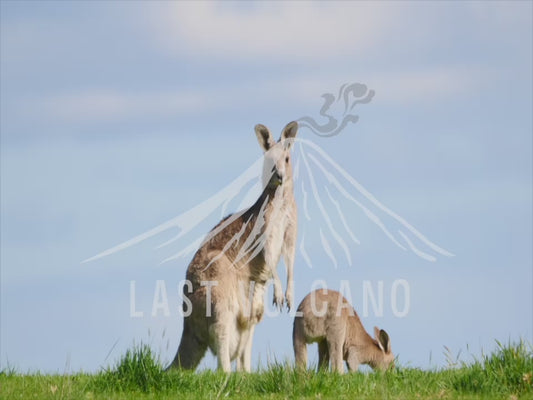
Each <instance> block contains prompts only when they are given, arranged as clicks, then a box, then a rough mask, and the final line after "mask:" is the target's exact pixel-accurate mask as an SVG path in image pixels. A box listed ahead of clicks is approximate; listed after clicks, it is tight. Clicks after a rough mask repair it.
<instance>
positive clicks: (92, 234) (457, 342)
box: [0, 1, 533, 372]
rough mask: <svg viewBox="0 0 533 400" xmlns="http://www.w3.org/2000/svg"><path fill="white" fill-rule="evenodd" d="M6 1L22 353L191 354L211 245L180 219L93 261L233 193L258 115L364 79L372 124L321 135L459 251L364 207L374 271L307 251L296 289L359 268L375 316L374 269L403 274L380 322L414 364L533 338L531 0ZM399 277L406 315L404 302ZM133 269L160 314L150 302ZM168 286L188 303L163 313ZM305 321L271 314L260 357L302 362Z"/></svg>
mask: <svg viewBox="0 0 533 400" xmlns="http://www.w3.org/2000/svg"><path fill="white" fill-rule="evenodd" d="M0 7H1V36H0V45H1V48H0V56H1V59H0V84H1V85H0V94H1V103H0V129H1V193H0V195H1V222H0V223H1V259H0V260H1V304H0V307H1V308H0V310H1V313H0V365H1V367H2V368H3V367H5V366H6V365H8V364H9V365H13V366H15V367H16V368H18V369H19V370H21V371H28V370H31V371H35V370H41V371H61V372H62V371H64V370H65V369H67V370H69V371H78V370H84V371H95V370H98V369H99V368H100V367H101V366H105V365H108V364H109V363H111V362H113V360H115V359H116V358H117V357H119V356H120V354H122V352H123V351H124V350H125V349H126V348H128V347H130V346H131V345H132V343H133V342H136V343H139V342H141V341H143V342H147V343H150V344H151V345H152V347H153V348H154V350H156V351H158V352H159V353H160V354H161V358H162V359H163V360H170V359H172V357H173V356H174V353H175V351H176V348H177V345H178V342H179V338H180V335H181V326H182V320H181V318H180V317H179V316H178V314H177V311H176V310H177V309H178V304H179V298H178V289H177V285H178V284H179V282H180V281H181V280H182V279H184V277H185V270H186V267H187V263H188V261H189V260H188V259H187V258H183V259H180V260H176V261H174V262H171V263H166V264H162V265H161V264H160V263H161V261H162V260H163V259H164V258H166V256H168V255H169V254H172V253H173V252H176V251H179V250H180V248H181V247H180V246H183V245H184V244H186V243H177V244H176V245H175V247H174V248H172V249H160V250H156V249H155V247H156V246H157V245H159V244H160V243H161V242H163V241H164V240H166V239H168V238H170V237H171V236H173V235H174V234H175V233H176V232H166V233H164V234H162V236H160V237H158V238H152V239H149V240H147V241H145V242H142V243H140V244H139V245H137V246H134V247H130V248H128V249H126V250H124V251H122V252H119V253H116V254H113V255H111V256H109V257H106V258H103V259H100V260H97V261H94V262H92V263H86V264H81V261H82V260H84V259H86V258H88V257H91V256H93V255H95V254H97V253H99V252H100V251H103V250H105V249H107V248H109V247H111V246H114V245H116V244H118V243H120V242H123V241H125V240H127V239H130V238H132V237H134V236H136V235H138V234H140V233H143V232H145V231H147V230H149V229H151V228H153V227H155V226H157V225H159V224H160V223H163V222H165V221H167V220H169V219H171V218H173V217H175V216H177V215H180V214H182V213H184V212H185V211H187V210H189V209H190V208H191V207H194V206H195V205H197V204H198V203H200V202H202V201H203V200H205V199H207V198H210V197H211V196H212V195H214V194H215V193H216V192H218V191H219V190H220V189H222V188H224V187H226V185H228V184H229V183H230V182H232V181H233V180H234V179H235V178H237V177H238V176H239V175H240V174H241V173H242V172H243V171H244V170H246V169H247V168H248V167H249V166H250V165H252V164H253V163H254V162H255V161H256V160H257V159H258V158H259V157H260V156H261V150H260V148H259V146H258V144H257V141H256V138H255V134H254V132H253V126H254V125H255V124H256V123H263V124H265V125H267V126H269V127H270V128H271V130H272V131H273V133H274V135H275V136H277V135H278V134H279V132H280V131H281V129H282V127H283V126H284V125H285V124H286V123H287V122H289V121H291V120H294V119H297V118H299V117H302V116H306V115H307V116H313V117H315V118H317V119H319V114H318V112H319V110H320V107H321V106H322V101H323V99H322V98H321V97H320V96H321V95H322V94H323V93H327V92H330V93H337V91H338V90H339V88H340V87H341V85H342V84H343V83H347V82H360V83H364V84H366V85H367V86H368V88H371V89H373V90H375V93H376V94H375V97H374V98H373V100H372V101H371V102H370V103H369V104H365V105H358V106H357V107H356V114H357V115H359V121H358V122H357V124H355V125H351V126H350V127H349V128H347V129H346V130H344V131H343V132H341V134H339V135H338V136H335V137H332V138H327V139H326V138H320V137H318V136H315V135H313V134H312V133H311V132H310V131H309V130H303V129H302V130H301V132H300V133H299V135H300V136H301V137H302V138H305V139H307V140H311V141H313V143H315V144H316V145H318V146H320V148H322V149H323V150H324V151H325V152H326V153H327V154H328V155H329V156H330V157H331V158H332V159H334V160H335V162H336V163H338V164H339V165H340V166H341V167H342V168H343V169H344V170H346V171H347V172H348V173H349V174H350V175H351V176H352V177H354V178H355V179H356V180H357V181H358V182H359V183H361V184H362V185H363V186H364V187H365V188H367V189H368V190H369V191H370V192H371V193H372V194H373V195H374V196H375V197H376V198H377V199H378V200H379V201H380V202H382V203H384V204H385V205H386V206H387V207H389V208H390V209H392V210H394V211H395V212H396V213H397V214H399V215H400V216H402V217H403V218H404V219H405V220H407V221H408V222H409V223H411V224H412V225H413V226H414V227H416V228H417V229H418V230H419V231H420V232H422V233H423V234H424V235H426V236H427V237H428V238H429V239H430V240H432V241H433V242H435V243H436V244H438V245H439V246H441V247H443V248H445V249H446V250H448V251H450V252H452V253H454V254H455V257H442V256H439V257H437V261H436V262H434V263H432V262H428V261H426V260H423V259H421V258H419V257H417V256H416V255H415V254H413V253H412V252H404V251H401V250H400V249H398V248H397V247H396V246H395V245H394V244H393V243H391V242H390V241H389V240H388V239H387V238H386V237H385V236H384V235H383V234H382V232H381V231H379V230H378V229H376V226H375V225H374V224H372V223H371V222H370V221H369V220H368V218H366V217H365V216H364V214H362V213H361V212H360V210H358V209H357V208H354V207H350V206H349V205H348V204H342V207H343V210H344V212H345V214H346V215H347V217H348V219H349V221H350V226H351V228H352V229H353V231H354V233H355V234H356V235H357V236H358V238H359V239H360V241H361V244H360V245H355V244H354V245H353V246H351V256H352V265H351V266H350V265H348V263H346V262H345V258H343V257H340V256H339V266H338V268H336V269H335V268H334V267H333V265H332V264H331V262H330V260H329V259H328V257H327V256H326V255H325V254H324V253H323V252H321V251H313V252H311V254H310V255H311V256H312V261H313V268H309V267H308V266H307V265H306V263H305V261H304V260H303V259H302V257H301V255H300V254H297V258H296V266H295V270H296V272H295V286H296V287H295V289H296V301H297V302H299V301H300V300H301V299H302V298H303V297H304V296H305V294H307V292H308V291H309V290H310V285H311V284H312V282H313V281H314V280H316V279H322V280H325V281H326V282H327V284H328V286H329V287H332V288H334V289H338V288H339V285H340V282H341V281H342V280H347V281H349V282H350V288H351V294H352V301H353V304H354V306H355V308H356V309H357V310H358V311H360V312H361V313H362V303H363V296H362V293H363V285H364V284H363V282H364V281H369V282H370V283H371V285H372V286H373V287H374V289H375V290H377V286H378V282H379V281H383V286H384V312H383V316H375V315H372V313H370V315H368V316H367V317H364V318H363V324H364V325H365V327H366V328H367V330H369V331H371V329H372V327H373V326H374V325H378V326H380V327H382V328H384V329H386V330H387V331H388V332H389V334H390V336H391V341H392V348H393V351H394V352H395V353H396V354H399V357H400V361H401V362H402V363H403V364H407V365H412V366H421V367H425V368H427V367H435V366H444V365H445V363H446V362H445V356H444V354H443V351H444V346H447V347H449V348H450V349H451V350H452V351H453V352H455V353H457V352H459V350H462V351H463V356H462V357H464V358H468V357H467V356H466V355H464V354H465V353H468V351H467V350H466V348H467V346H468V348H469V352H471V353H474V354H476V355H479V354H480V352H481V349H484V350H485V351H487V350H490V349H492V348H494V346H495V340H501V341H507V340H508V339H511V340H518V339H519V338H520V337H522V338H525V339H528V340H529V341H533V338H532V335H533V327H532V325H533V306H532V304H533V298H532V291H533V290H532V287H533V277H532V244H531V243H532V215H531V212H532V114H531V109H532V77H531V70H532V50H531V49H532V5H531V2H518V1H516V2H461V3H456V2H445V1H442V2H413V3H410V2H394V3H388V2H377V3H374V2H353V3H348V2H339V3H335V2H328V3H319V2H311V3H305V2H294V3H277V2H276V3H259V4H258V3H252V4H243V3H240V2H239V3H231V2H225V3H222V4H218V3H214V2H206V3H192V2H186V3H178V2H118V1H117V2H82V1H76V2H74V1H72V2H47V1H42V2H23V1H18V2H14V1H2V2H1V3H0ZM294 157H295V159H297V158H298V157H299V155H298V154H295V156H294ZM295 162H296V161H295ZM326 185H327V182H325V180H322V181H320V182H319V186H320V188H321V190H322V188H324V187H326ZM296 196H297V198H298V199H299V202H300V201H301V200H302V194H301V193H298V192H297V193H296ZM299 207H300V221H302V224H301V229H300V238H301V237H302V234H304V235H306V240H308V243H310V244H311V248H313V249H314V248H317V249H320V247H321V246H318V245H317V246H314V244H316V243H318V242H316V243H315V242H313V240H317V235H316V233H317V231H318V230H319V228H320V227H321V226H320V224H323V221H321V220H320V219H317V220H315V219H313V220H312V221H311V222H309V223H307V222H306V220H305V218H302V214H301V213H302V204H301V202H300V203H299ZM233 211H235V210H233ZM310 211H313V209H311V210H310ZM314 212H316V209H315V210H314ZM218 218H219V216H218V215H212V216H209V217H208V218H207V219H206V220H205V221H204V222H203V223H202V224H199V226H198V227H197V231H198V232H197V233H198V234H199V235H200V234H202V233H204V232H206V231H207V230H208V229H209V228H210V227H211V226H212V225H214V224H215V223H217V222H218ZM387 223H389V224H390V222H387ZM313 235H314V236H313ZM313 237H314V239H313ZM334 250H335V251H336V252H337V251H338V252H339V253H338V254H341V252H342V250H340V249H334ZM343 262H344V264H343ZM279 271H280V275H283V274H282V273H283V266H280V269H279ZM398 279H405V280H406V281H407V282H408V283H409V288H410V309H409V313H408V315H407V316H405V317H403V318H398V317H396V316H395V315H394V314H393V312H392V310H391V307H390V301H391V300H390V289H391V286H392V284H393V282H394V281H395V280H398ZM132 280H133V281H135V282H136V307H137V309H138V310H142V311H144V317H143V318H131V317H130V281H132ZM157 280H164V281H165V283H166V286H167V291H168V298H169V302H170V306H171V307H172V312H171V316H170V317H165V316H162V315H157V316H156V317H152V316H151V315H150V310H151V307H152V301H153V297H154V289H155V285H156V281H157ZM282 280H283V279H282ZM291 329H292V319H291V317H289V316H288V315H287V314H286V313H285V314H283V315H281V316H279V317H278V318H267V319H265V320H264V321H263V322H262V323H261V324H260V325H259V326H258V327H257V329H256V336H255V341H254V350H253V364H254V365H255V366H257V365H264V364H265V363H266V362H267V360H271V359H273V358H276V359H278V360H284V359H289V360H292V358H293V356H292V345H291V341H290V332H291ZM310 354H314V351H312V352H311V353H310ZM314 357H315V359H316V356H314ZM312 359H313V358H312ZM213 365H215V364H214V361H213V357H212V356H211V355H208V356H206V358H205V360H204V362H203V364H202V366H203V367H213Z"/></svg>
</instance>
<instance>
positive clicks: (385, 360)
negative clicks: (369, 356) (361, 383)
mask: <svg viewBox="0 0 533 400" xmlns="http://www.w3.org/2000/svg"><path fill="white" fill-rule="evenodd" d="M374 339H376V341H377V344H378V347H379V349H380V350H381V352H382V356H381V357H379V358H378V359H376V360H375V366H374V368H376V369H379V370H382V371H385V370H387V369H389V368H390V367H391V366H394V354H392V351H391V345H390V338H389V334H388V333H387V332H385V331H384V330H383V329H379V328H378V327H377V326H376V327H374Z"/></svg>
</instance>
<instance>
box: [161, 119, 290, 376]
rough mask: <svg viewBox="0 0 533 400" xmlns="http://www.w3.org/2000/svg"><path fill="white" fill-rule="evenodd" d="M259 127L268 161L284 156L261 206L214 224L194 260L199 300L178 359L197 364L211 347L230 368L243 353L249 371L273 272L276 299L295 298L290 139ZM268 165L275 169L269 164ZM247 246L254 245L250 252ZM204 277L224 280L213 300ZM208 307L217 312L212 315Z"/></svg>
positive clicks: (241, 362)
mask: <svg viewBox="0 0 533 400" xmlns="http://www.w3.org/2000/svg"><path fill="white" fill-rule="evenodd" d="M296 129H297V125H296V123H291V124H288V125H287V127H285V130H284V132H283V134H282V138H283V139H285V138H294V136H295V135H296ZM256 134H257V137H258V140H259V142H260V144H261V146H262V147H263V149H264V150H265V151H267V150H270V149H271V148H274V149H273V150H274V151H273V152H270V153H268V154H269V157H270V158H269V159H268V160H269V161H272V154H276V155H279V156H280V157H283V159H282V160H278V159H277V158H280V157H277V158H276V159H275V160H274V161H272V162H274V165H275V168H274V171H275V174H274V175H272V176H270V175H268V176H267V177H266V178H265V174H263V178H264V189H263V192H262V193H261V195H260V196H259V198H258V199H257V201H256V202H255V203H254V205H252V206H251V207H250V208H249V209H247V210H244V211H242V212H239V213H237V214H235V215H230V216H228V217H226V218H225V219H223V220H222V221H221V222H220V223H219V224H218V225H217V226H215V227H214V228H213V229H212V231H211V232H210V233H209V234H208V235H207V237H206V239H205V240H204V242H203V244H202V245H201V247H200V248H199V249H198V251H197V252H196V254H195V255H194V257H193V259H192V261H191V263H190V264H189V267H188V268H187V280H189V281H190V282H191V283H192V293H188V290H187V287H184V295H185V296H187V297H188V298H189V300H190V301H191V303H192V313H191V314H190V315H189V316H186V317H185V318H184V326H183V335H182V339H181V343H180V345H179V348H178V352H177V354H176V356H175V358H174V361H173V362H172V365H171V366H175V367H181V368H186V369H195V368H196V366H197V365H198V363H199V362H200V361H201V359H202V358H203V356H204V354H205V351H206V350H207V348H208V347H209V348H210V349H211V350H212V351H213V353H214V354H216V355H217V358H218V367H219V368H221V369H223V370H224V371H230V369H231V364H230V363H231V361H232V360H234V359H237V369H239V370H246V371H249V370H250V358H251V346H252V338H253V333H254V329H255V325H256V324H257V323H258V322H259V321H261V319H262V317H263V311H264V305H263V297H264V291H265V285H266V284H267V281H268V280H269V279H271V278H274V303H276V304H277V305H278V306H279V307H281V305H282V304H283V302H284V301H285V300H286V301H287V304H288V305H289V306H290V305H291V302H292V285H293V283H292V263H293V260H294V247H295V246H294V243H295V241H296V204H295V202H294V197H293V187H292V171H291V168H290V163H289V162H286V161H285V160H286V157H288V154H289V149H290V144H289V145H287V144H286V143H285V142H283V143H279V144H276V142H275V141H273V139H272V138H271V135H270V132H269V131H268V130H267V129H266V127H264V126H262V125H258V126H257V127H256ZM276 146H280V147H276ZM282 146H285V147H282ZM265 159H267V156H265ZM268 168H269V170H268V172H269V173H270V174H271V170H272V168H271V167H270V165H269V166H268ZM256 240H257V242H256ZM256 245H257V247H256ZM245 249H248V251H247V252H243V250H245ZM255 249H257V253H256V254H255V255H254V256H253V257H252V255H253V253H254V250H255ZM243 253H244V254H245V255H244V257H241V258H240V256H242V254H243ZM282 254H283V255H284V257H285V263H286V264H287V294H286V297H285V298H284V297H283V293H282V291H281V283H280V281H279V277H278V275H277V272H276V267H277V264H278V261H279V258H280V256H281V255H282ZM205 281H214V282H216V283H217V285H216V286H212V287H211V301H210V303H209V304H207V291H208V288H207V287H206V286H202V282H205ZM208 306H209V307H210V308H211V316H207V315H206V310H207V307H208Z"/></svg>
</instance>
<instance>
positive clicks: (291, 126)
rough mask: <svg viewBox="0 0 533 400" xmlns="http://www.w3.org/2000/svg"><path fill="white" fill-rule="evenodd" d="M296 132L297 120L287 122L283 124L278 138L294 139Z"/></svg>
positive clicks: (280, 139)
mask: <svg viewBox="0 0 533 400" xmlns="http://www.w3.org/2000/svg"><path fill="white" fill-rule="evenodd" d="M297 133H298V122H296V121H292V122H289V123H288V124H287V125H286V126H285V128H283V132H281V137H280V138H279V141H282V140H284V139H294V138H295V137H296V134H297Z"/></svg>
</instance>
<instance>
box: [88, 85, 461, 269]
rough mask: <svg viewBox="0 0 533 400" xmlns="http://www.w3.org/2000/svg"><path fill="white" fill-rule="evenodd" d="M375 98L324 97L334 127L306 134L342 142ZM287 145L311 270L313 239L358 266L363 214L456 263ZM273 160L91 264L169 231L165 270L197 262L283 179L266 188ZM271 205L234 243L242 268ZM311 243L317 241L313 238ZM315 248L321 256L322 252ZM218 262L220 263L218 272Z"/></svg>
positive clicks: (361, 90) (328, 165)
mask: <svg viewBox="0 0 533 400" xmlns="http://www.w3.org/2000/svg"><path fill="white" fill-rule="evenodd" d="M373 96H374V91H373V90H369V89H368V88H367V86H366V85H363V84H360V83H353V84H344V85H342V86H341V88H340V89H339V93H338V95H337V96H334V95H333V94H332V93H325V94H323V95H322V97H323V98H324V99H325V103H324V105H323V107H322V108H321V110H320V115H321V116H322V117H324V118H326V120H327V121H326V123H323V124H320V123H319V122H317V121H316V120H315V119H314V118H312V117H309V116H306V117H302V118H300V119H299V120H298V126H299V127H300V128H304V129H308V130H310V131H311V132H313V133H315V134H317V135H319V136H334V135H337V134H338V133H340V132H341V131H342V130H344V129H346V127H347V125H348V124H349V123H355V122H357V120H358V116H357V115H355V114H353V109H354V107H355V106H356V105H359V104H366V103H369V102H370V101H371V100H372V98H373ZM335 105H339V107H340V111H339V118H340V119H341V120H340V122H339V120H338V119H337V118H335V117H334V116H333V115H332V114H330V113H331V112H333V111H332V109H333V108H334V106H335ZM265 129H266V128H265ZM286 142H287V144H286V146H292V148H293V149H292V153H293V156H292V158H293V159H294V160H293V161H292V164H294V173H293V189H294V192H295V197H297V198H300V199H301V204H299V208H300V210H301V211H300V212H301V214H302V216H303V218H300V221H301V222H303V223H299V224H298V229H299V236H300V238H299V242H298V244H297V250H298V254H299V256H300V257H301V258H302V260H303V261H304V262H305V264H306V265H307V266H309V267H313V262H312V259H313V258H314V257H312V256H311V255H310V253H309V246H308V243H309V242H310V241H312V240H313V239H314V242H315V243H318V244H320V247H321V248H322V251H323V252H324V253H325V255H326V256H327V258H328V259H329V260H330V261H331V265H332V266H333V267H335V268H337V267H338V266H339V257H340V256H341V255H343V256H344V259H345V260H346V263H347V264H348V265H351V264H352V256H351V251H352V249H353V247H354V245H360V244H362V242H363V239H361V238H360V236H359V235H356V233H355V232H354V229H353V227H352V225H353V224H352V223H350V221H349V218H348V216H351V215H353V214H355V213H356V212H359V213H362V214H363V215H364V216H365V217H366V218H368V219H369V220H370V221H372V223H374V224H375V225H376V226H377V227H378V228H379V230H380V231H381V232H382V233H383V234H384V235H385V237H387V238H388V239H389V240H390V242H391V243H393V244H394V245H395V246H396V247H397V248H399V249H401V250H402V251H411V252H412V253H414V254H415V255H416V256H418V257H420V258H422V259H424V260H427V261H430V262H434V261H436V260H437V257H438V256H446V257H452V256H453V254H452V253H450V252H449V251H447V250H445V249H444V248H442V247H440V246H438V245H437V244H435V243H434V242H432V241H431V240H430V239H428V238H427V237H426V236H425V235H424V234H423V233H421V232H420V231H419V230H417V229H416V228H415V227H414V226H413V225H411V224H410V223H409V222H408V221H407V220H405V219H404V218H403V217H401V216H400V215H398V214H397V213H395V212H394V211H393V210H392V209H390V208H389V207H387V206H385V205H384V204H383V203H382V202H381V201H379V200H378V199H377V198H376V197H375V196H373V195H372V193H370V192H369V191H368V190H367V189H366V188H365V187H364V186H363V185H362V184H361V183H359V182H358V181H357V180H356V179H355V178H354V177H353V176H352V175H351V174H350V173H348V172H347V171H346V170H345V169H344V168H343V167H341V166H340V165H339V164H338V163H337V162H336V161H335V160H334V158H333V157H331V156H330V155H328V154H327V153H326V152H325V151H324V150H323V149H322V148H321V147H320V146H318V145H317V144H316V143H314V142H312V141H310V140H308V139H303V138H294V137H293V138H290V140H289V139H288V140H286ZM272 152H273V150H271V151H266V152H265V155H264V156H263V157H260V158H258V159H257V160H256V161H255V162H254V163H253V164H252V165H251V166H250V167H249V168H248V169H246V170H245V171H244V172H243V173H242V174H241V175H240V176H238V177H237V178H236V179H235V180H233V181H232V182H231V183H229V184H228V185H226V186H225V187H224V188H223V189H221V190H220V191H218V192H217V193H216V194H214V195H213V196H211V197H210V198H208V199H206V200H204V201H202V202H201V203H199V204H198V205H196V206H195V207H193V208H191V209H190V210H188V211H186V212H184V213H182V214H180V215H178V216H176V217H175V218H172V219H171V220H169V221H166V222H164V223H163V224H160V225H157V226H155V227H154V228H152V229H150V230H148V231H146V232H144V233H142V234H140V235H136V236H134V237H132V238H131V239H129V240H127V241H125V242H123V243H120V244H118V245H116V246H114V247H111V248H109V249H107V250H105V251H102V252H100V253H98V254H96V255H95V256H93V257H90V258H88V259H86V260H84V261H83V262H90V261H95V260H98V259H100V258H102V257H106V256H109V255H111V254H114V253H117V252H119V251H122V250H125V249H128V248H130V247H132V246H134V245H136V244H139V243H141V242H143V241H145V240H147V239H149V238H152V237H155V236H158V235H161V234H162V233H164V232H167V231H169V230H178V233H177V234H176V235H175V236H174V237H172V238H170V239H168V240H165V241H163V242H162V243H160V245H158V246H157V247H156V249H158V250H162V249H164V248H170V246H171V245H172V246H174V248H175V249H177V250H174V251H173V252H172V253H171V254H169V255H167V256H165V257H164V258H163V259H162V263H167V262H169V261H174V260H177V259H180V258H185V257H189V256H190V255H191V254H193V253H194V252H195V251H196V250H197V249H198V248H200V247H201V246H202V245H203V244H205V243H207V242H208V241H209V240H210V239H212V238H214V237H215V236H216V235H218V234H220V233H223V231H224V230H225V229H226V228H228V227H229V226H230V225H231V224H232V223H234V222H235V221H236V220H237V219H239V218H241V217H242V216H243V214H244V213H245V212H246V211H247V210H248V208H247V207H249V206H250V205H251V204H254V201H255V200H256V199H257V198H258V197H259V195H260V193H261V191H262V188H263V189H264V187H265V184H266V182H268V181H269V180H272V179H274V178H276V176H274V174H276V173H277V171H276V170H275V168H274V169H273V170H272V171H270V173H271V175H270V176H268V177H266V178H265V176H264V173H263V182H261V170H262V168H261V167H262V166H263V170H265V168H266V163H267V161H268V160H269V159H270V158H272V156H274V155H273V154H270V153H272ZM274 163H275V161H274ZM278 192H279V191H278ZM269 200H271V199H269V198H268V197H266V198H264V199H263V204H262V207H261V209H260V210H259V214H260V215H259V216H258V218H255V219H254V220H253V221H245V222H244V226H243V229H242V230H239V231H238V232H237V233H236V234H235V235H234V236H233V237H232V238H231V239H230V240H229V242H228V248H229V247H231V246H233V245H235V244H236V243H240V244H241V246H240V249H239V252H238V254H237V256H236V258H235V259H234V263H235V264H239V263H240V262H245V261H247V260H250V259H252V258H253V257H255V256H256V255H257V254H258V253H259V252H260V251H261V250H262V249H263V248H264V244H265V240H266V235H265V234H264V233H265V218H264V211H265V208H266V205H267V203H268V201H269ZM230 206H233V207H231V208H233V209H235V210H237V211H236V212H234V213H233V214H230V215H229V217H227V218H226V219H225V220H224V221H223V222H222V223H221V224H219V225H218V226H216V227H215V229H213V230H212V231H211V232H209V233H208V234H207V236H205V232H197V228H198V226H199V225H200V224H201V223H203V222H204V221H206V220H214V218H215V217H216V215H218V216H219V217H218V218H221V217H222V216H224V215H226V214H227V213H228V212H229V210H230ZM311 210H313V211H311ZM248 224H253V226H252V227H250V226H247V225H248ZM243 235H247V237H243ZM311 235H316V236H317V237H315V238H311V237H310V236H311ZM313 247H314V248H316V245H313ZM223 255H226V254H225V251H224V252H222V254H221V255H220V257H221V256H223ZM217 259H218V258H217ZM217 259H212V260H211V262H210V264H211V263H213V262H215V261H217ZM208 267H209V265H206V268H208Z"/></svg>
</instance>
